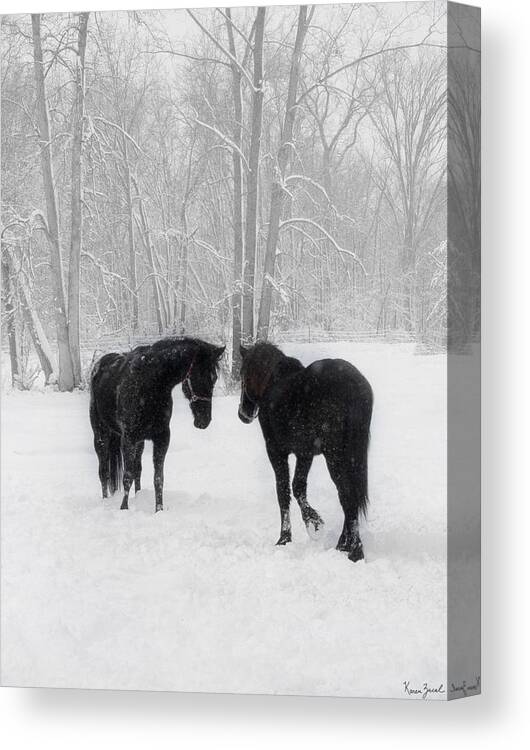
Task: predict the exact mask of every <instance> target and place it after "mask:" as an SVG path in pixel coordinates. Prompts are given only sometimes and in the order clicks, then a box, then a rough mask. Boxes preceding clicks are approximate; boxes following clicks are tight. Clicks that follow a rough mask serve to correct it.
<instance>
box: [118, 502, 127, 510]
mask: <svg viewBox="0 0 530 750" xmlns="http://www.w3.org/2000/svg"><path fill="white" fill-rule="evenodd" d="M120 510H129V506H128V505H127V503H122V504H121V505H120Z"/></svg>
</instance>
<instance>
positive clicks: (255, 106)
mask: <svg viewBox="0 0 530 750" xmlns="http://www.w3.org/2000/svg"><path fill="white" fill-rule="evenodd" d="M265 11H266V9H265V8H264V7H261V8H258V9H257V11H256V23H255V33H254V53H253V58H254V74H253V79H252V84H253V90H252V114H251V125H250V148H249V156H248V176H247V205H246V218H245V221H246V225H245V257H244V264H243V284H244V286H243V333H242V339H243V341H244V342H245V343H250V342H252V341H253V340H254V294H255V272H256V240H257V220H258V213H257V210H258V185H259V159H260V151H261V126H262V116H263V35H264V30H265Z"/></svg>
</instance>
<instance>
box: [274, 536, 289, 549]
mask: <svg viewBox="0 0 530 750" xmlns="http://www.w3.org/2000/svg"><path fill="white" fill-rule="evenodd" d="M290 541H291V535H290V534H286V535H283V534H282V536H281V537H280V538H279V539H278V541H277V542H276V546H277V547H283V545H284V544H289V542H290Z"/></svg>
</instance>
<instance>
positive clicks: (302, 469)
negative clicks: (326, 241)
mask: <svg viewBox="0 0 530 750" xmlns="http://www.w3.org/2000/svg"><path fill="white" fill-rule="evenodd" d="M241 356H242V366H241V400H240V403H239V418H240V419H241V421H242V422H245V423H246V424H248V423H249V422H252V420H253V419H255V418H256V416H257V417H258V418H259V423H260V425H261V430H262V433H263V437H264V438H265V444H266V448H267V454H268V456H269V459H270V462H271V464H272V468H273V469H274V473H275V475H276V490H277V493H278V503H279V505H280V515H281V532H280V538H279V540H278V542H277V544H286V543H287V542H290V541H291V521H290V516H289V504H290V501H291V491H290V480H289V463H288V457H289V454H290V453H294V454H295V456H296V469H295V473H294V478H293V494H294V496H295V498H296V500H297V501H298V505H299V506H300V510H301V512H302V518H303V520H304V523H305V525H306V528H307V530H308V532H309V533H310V534H311V533H312V532H313V531H314V532H317V531H318V530H319V528H320V527H321V526H322V524H323V521H322V519H321V518H320V516H319V515H318V513H317V512H316V511H315V510H314V509H313V508H312V507H311V506H310V505H309V503H308V502H307V475H308V474H309V469H310V468H311V464H312V462H313V457H314V456H315V455H318V454H320V453H323V454H324V457H325V459H326V463H327V466H328V469H329V473H330V475H331V478H332V480H333V482H334V483H335V486H336V487H337V490H338V493H339V500H340V503H341V505H342V509H343V511H344V527H343V530H342V534H341V535H340V538H339V541H338V544H337V549H339V550H343V551H345V552H347V553H348V556H349V558H350V560H352V561H353V562H356V561H357V560H361V559H362V558H363V557H364V553H363V547H362V543H361V539H360V536H359V514H360V513H361V512H362V513H365V512H366V507H367V504H368V467H367V460H368V443H369V438H370V421H371V417H372V405H373V394H372V389H371V387H370V384H369V383H368V381H367V380H366V378H365V377H364V376H363V375H361V373H360V372H359V370H357V369H356V368H355V367H353V365H351V364H350V363H349V362H346V361H345V360H343V359H322V360H320V361H318V362H313V363H312V364H311V365H309V367H304V366H303V365H302V363H301V362H300V361H299V360H297V359H293V358H292V357H287V356H286V355H285V354H283V352H281V351H280V349H278V347H276V346H274V345H273V344H269V343H259V344H255V345H254V346H252V347H250V348H249V349H245V348H244V347H241Z"/></svg>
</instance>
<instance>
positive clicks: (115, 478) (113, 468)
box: [108, 432, 123, 495]
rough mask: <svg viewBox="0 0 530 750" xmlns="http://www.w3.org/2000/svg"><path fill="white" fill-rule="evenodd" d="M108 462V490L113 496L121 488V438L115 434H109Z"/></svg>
mask: <svg viewBox="0 0 530 750" xmlns="http://www.w3.org/2000/svg"><path fill="white" fill-rule="evenodd" d="M108 461H109V465H108V476H109V490H110V492H111V494H112V495H113V494H114V493H115V492H117V490H119V489H120V488H121V485H122V478H123V455H122V452H121V437H120V436H119V435H118V434H117V433H115V432H111V434H110V438H109V453H108Z"/></svg>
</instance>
